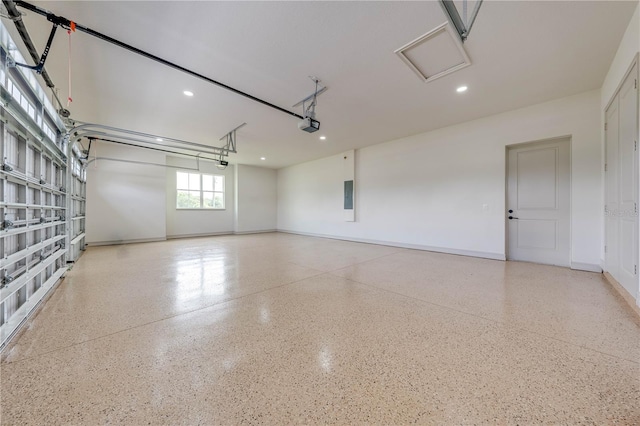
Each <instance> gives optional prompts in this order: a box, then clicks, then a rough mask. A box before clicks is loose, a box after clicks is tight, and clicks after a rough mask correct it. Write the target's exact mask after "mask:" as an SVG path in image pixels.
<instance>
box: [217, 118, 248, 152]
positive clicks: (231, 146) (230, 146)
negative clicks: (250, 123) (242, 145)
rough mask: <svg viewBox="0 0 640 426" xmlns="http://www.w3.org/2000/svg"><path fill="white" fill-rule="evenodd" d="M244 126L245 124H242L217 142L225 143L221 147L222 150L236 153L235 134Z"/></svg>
mask: <svg viewBox="0 0 640 426" xmlns="http://www.w3.org/2000/svg"><path fill="white" fill-rule="evenodd" d="M246 125H247V123H242V124H241V125H239V126H238V127H236V128H235V129H233V130H231V131H230V132H229V133H227V134H226V135H224V136H223V137H221V138H220V139H219V140H225V141H226V143H225V145H224V146H223V147H222V149H223V150H225V151H227V152H236V132H237V131H238V129H240V128H242V127H244V126H246Z"/></svg>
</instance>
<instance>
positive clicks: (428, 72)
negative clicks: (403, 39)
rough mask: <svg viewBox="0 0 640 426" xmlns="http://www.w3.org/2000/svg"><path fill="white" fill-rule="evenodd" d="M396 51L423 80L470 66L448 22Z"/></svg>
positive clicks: (427, 80)
mask: <svg viewBox="0 0 640 426" xmlns="http://www.w3.org/2000/svg"><path fill="white" fill-rule="evenodd" d="M395 53H396V54H397V55H398V56H399V57H400V59H402V61H403V62H404V63H405V64H407V65H408V66H409V68H411V70H412V71H413V72H414V73H416V75H417V76H418V77H420V79H421V80H422V81H424V82H425V83H428V82H430V81H433V80H435V79H437V78H440V77H444V76H445V75H447V74H451V73H452V72H455V71H458V70H461V69H462V68H466V67H468V66H469V65H471V59H469V55H467V52H466V51H465V50H464V47H463V46H462V42H461V41H460V36H459V35H458V34H457V33H456V31H455V30H454V29H452V28H451V26H450V25H449V23H448V22H445V23H444V24H442V25H439V26H438V27H436V28H434V29H433V30H431V31H429V32H428V33H426V34H424V35H422V36H420V37H418V38H417V39H415V40H413V41H412V42H410V43H408V44H405V45H404V46H402V47H401V48H400V49H397V50H396V51H395Z"/></svg>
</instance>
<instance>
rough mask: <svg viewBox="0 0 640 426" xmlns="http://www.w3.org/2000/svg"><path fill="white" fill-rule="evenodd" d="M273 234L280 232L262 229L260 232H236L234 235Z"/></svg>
mask: <svg viewBox="0 0 640 426" xmlns="http://www.w3.org/2000/svg"><path fill="white" fill-rule="evenodd" d="M272 232H278V230H277V229H262V230H259V231H235V232H234V235H248V234H268V233H272Z"/></svg>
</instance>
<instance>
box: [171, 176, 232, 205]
mask: <svg viewBox="0 0 640 426" xmlns="http://www.w3.org/2000/svg"><path fill="white" fill-rule="evenodd" d="M179 173H183V174H186V175H187V181H188V182H189V176H190V175H198V182H199V185H198V189H191V188H190V187H189V188H180V187H178V174H179ZM175 176H176V183H175V188H174V189H175V195H176V202H175V209H176V210H226V206H227V197H226V192H227V191H226V176H225V175H221V174H213V173H202V172H192V171H187V170H184V171H183V170H176V175H175ZM205 176H207V177H211V179H212V183H213V190H212V191H209V190H205V189H204V177H205ZM216 177H218V178H221V179H222V185H221V186H222V189H221V190H218V188H217V186H216ZM180 191H188V192H198V193H199V194H200V206H199V207H180V206H179V205H178V200H179V198H178V194H179V192H180ZM205 194H213V200H215V195H216V194H221V195H222V207H215V206H213V207H206V206H205V203H204V201H205V197H204V195H205ZM214 202H215V201H214Z"/></svg>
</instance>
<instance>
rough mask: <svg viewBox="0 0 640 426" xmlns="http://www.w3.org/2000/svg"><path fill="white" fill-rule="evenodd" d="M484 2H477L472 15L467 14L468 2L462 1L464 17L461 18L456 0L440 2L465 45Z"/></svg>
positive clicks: (478, 0)
mask: <svg viewBox="0 0 640 426" xmlns="http://www.w3.org/2000/svg"><path fill="white" fill-rule="evenodd" d="M482 1H483V0H477V1H476V2H475V7H474V8H473V11H472V12H471V15H468V13H467V6H468V0H462V17H460V13H459V12H458V9H457V8H456V5H455V2H454V0H438V2H439V3H440V6H442V9H443V10H444V13H445V15H447V19H448V20H449V22H450V23H451V25H453V27H454V28H455V29H456V31H457V32H458V35H460V39H461V40H462V42H463V43H464V42H465V41H466V40H467V37H469V33H470V32H471V27H472V26H473V23H474V22H475V20H476V17H477V16H478V11H479V10H480V6H481V5H482Z"/></svg>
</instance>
